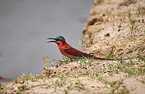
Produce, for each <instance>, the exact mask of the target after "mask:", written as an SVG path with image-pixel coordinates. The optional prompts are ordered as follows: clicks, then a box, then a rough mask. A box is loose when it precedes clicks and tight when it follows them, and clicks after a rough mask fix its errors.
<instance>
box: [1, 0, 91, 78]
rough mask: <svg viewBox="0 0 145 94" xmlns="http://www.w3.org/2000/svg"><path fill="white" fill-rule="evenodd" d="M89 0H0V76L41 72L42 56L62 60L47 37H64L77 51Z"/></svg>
mask: <svg viewBox="0 0 145 94" xmlns="http://www.w3.org/2000/svg"><path fill="white" fill-rule="evenodd" d="M92 5H93V0H0V76H2V77H6V78H16V77H18V76H19V75H21V74H22V73H25V74H26V75H29V74H30V73H32V74H39V73H40V72H41V71H43V57H45V56H48V58H49V59H50V60H53V59H57V60H59V59H62V58H63V57H62V55H61V54H60V52H59V50H58V47H57V45H56V44H55V43H49V44H48V43H46V42H47V41H48V40H47V38H48V37H56V36H59V35H61V36H64V37H65V38H66V40H67V42H68V43H69V44H70V45H71V46H73V47H75V48H77V49H79V50H82V48H81V45H80V44H81V35H82V29H83V27H84V23H85V21H87V19H88V18H89V17H90V14H89V13H90V9H91V6H92Z"/></svg>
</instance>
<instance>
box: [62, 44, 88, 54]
mask: <svg viewBox="0 0 145 94" xmlns="http://www.w3.org/2000/svg"><path fill="white" fill-rule="evenodd" d="M63 50H64V51H65V52H66V53H67V54H70V55H74V56H77V57H82V56H84V57H85V56H88V54H86V53H84V52H81V51H79V50H77V49H75V48H73V47H71V46H70V45H67V46H65V47H64V48H63Z"/></svg>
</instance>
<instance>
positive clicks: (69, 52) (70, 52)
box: [47, 36, 114, 60]
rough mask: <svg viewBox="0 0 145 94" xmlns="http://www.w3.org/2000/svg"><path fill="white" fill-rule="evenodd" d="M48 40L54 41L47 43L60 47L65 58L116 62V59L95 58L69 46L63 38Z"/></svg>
mask: <svg viewBox="0 0 145 94" xmlns="http://www.w3.org/2000/svg"><path fill="white" fill-rule="evenodd" d="M48 39H52V40H53V41H48V42H47V43H50V42H55V43H56V44H57V45H58V48H59V50H60V52H61V53H62V54H63V55H64V56H66V57H68V58H71V59H74V58H82V57H85V58H93V59H100V60H114V59H108V58H101V57H95V56H93V55H90V54H87V53H84V52H81V51H79V50H77V49H75V48H73V47H71V46H70V45H69V44H67V43H66V41H65V38H64V37H62V36H58V37H56V38H48Z"/></svg>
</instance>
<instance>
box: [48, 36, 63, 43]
mask: <svg viewBox="0 0 145 94" xmlns="http://www.w3.org/2000/svg"><path fill="white" fill-rule="evenodd" d="M48 39H53V40H54V41H48V42H47V43H50V42H58V41H60V42H62V43H64V42H65V39H64V37H63V36H57V37H55V38H48Z"/></svg>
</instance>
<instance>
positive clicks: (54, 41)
mask: <svg viewBox="0 0 145 94" xmlns="http://www.w3.org/2000/svg"><path fill="white" fill-rule="evenodd" d="M47 39H53V40H54V41H48V42H47V43H50V42H56V39H55V38H47Z"/></svg>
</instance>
